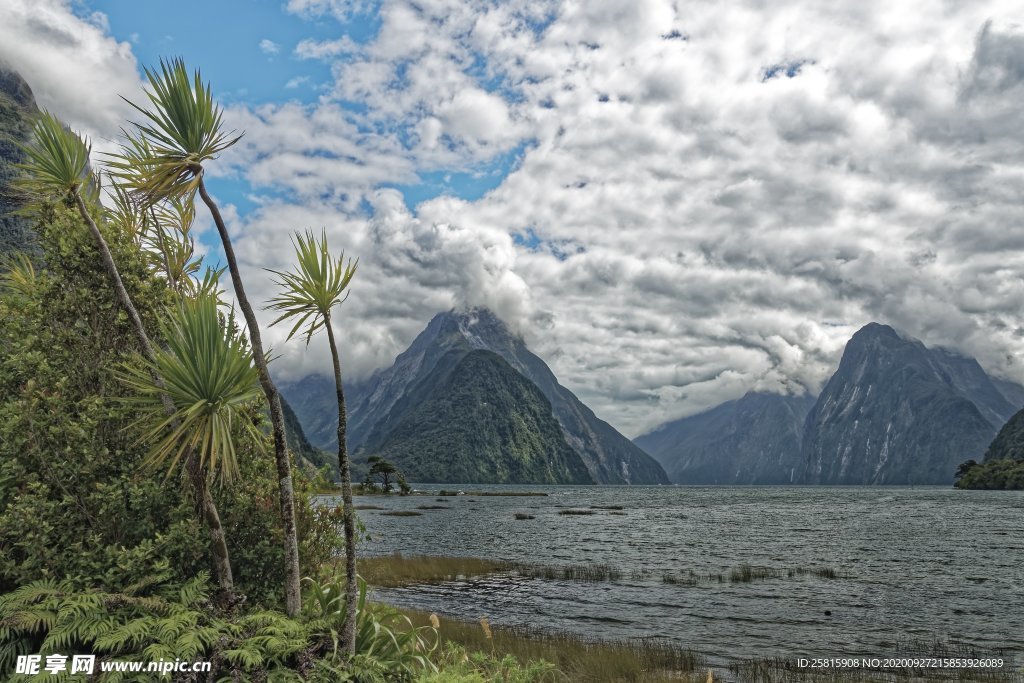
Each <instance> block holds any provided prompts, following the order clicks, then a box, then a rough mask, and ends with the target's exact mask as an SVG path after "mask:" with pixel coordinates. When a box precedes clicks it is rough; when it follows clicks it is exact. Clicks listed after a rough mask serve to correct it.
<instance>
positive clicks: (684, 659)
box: [402, 609, 708, 683]
mask: <svg viewBox="0 0 1024 683" xmlns="http://www.w3.org/2000/svg"><path fill="white" fill-rule="evenodd" d="M402 612H403V613H404V614H405V615H406V616H408V617H409V619H410V620H411V621H412V623H413V624H415V625H417V626H424V625H427V624H429V623H431V622H430V619H431V616H433V615H429V614H427V613H425V612H418V611H416V610H409V609H404V610H402ZM439 623H440V628H439V629H438V634H439V637H440V639H441V643H442V647H447V646H451V645H455V646H458V647H459V648H463V649H464V650H467V651H475V652H483V653H489V655H490V656H491V658H492V659H497V660H499V661H500V660H501V659H503V658H505V657H509V656H511V657H513V658H514V660H515V661H517V662H538V661H540V662H549V663H550V664H549V667H553V670H552V669H551V668H549V669H548V670H547V671H546V672H542V671H540V670H538V677H534V678H526V679H520V678H498V677H493V678H491V677H489V678H477V679H473V678H470V679H463V680H469V681H485V680H486V681H492V680H493V681H506V680H509V681H519V680H524V681H527V680H532V681H558V682H560V683H561V682H563V681H564V682H570V681H571V682H572V683H601V682H604V681H638V682H639V681H643V682H645V683H660V682H661V681H683V682H689V683H705V682H706V681H707V680H708V679H707V675H708V673H707V667H706V664H705V661H704V658H703V657H702V656H701V655H700V654H698V653H696V652H693V651H692V650H687V649H685V648H681V647H678V646H676V645H674V644H672V643H670V642H668V641H667V640H665V639H653V640H622V641H592V640H587V639H585V638H581V637H579V636H575V635H572V634H570V633H558V632H542V631H536V630H532V629H531V630H526V629H513V628H504V627H493V626H491V625H490V624H489V623H488V622H487V620H486V618H482V619H481V622H480V623H467V622H463V621H458V620H454V619H449V618H447V617H445V618H442V619H440V621H439ZM445 673H446V672H445ZM445 673H442V674H438V675H435V676H434V677H430V678H426V679H425V680H430V681H437V683H440V682H441V681H444V682H445V683H447V682H448V681H451V680H453V679H449V678H447V677H446V676H445ZM454 680H460V679H454Z"/></svg>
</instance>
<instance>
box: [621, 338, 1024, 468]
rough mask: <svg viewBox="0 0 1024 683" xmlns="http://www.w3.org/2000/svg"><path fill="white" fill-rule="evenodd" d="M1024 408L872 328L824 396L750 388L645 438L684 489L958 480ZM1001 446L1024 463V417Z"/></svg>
mask: <svg viewBox="0 0 1024 683" xmlns="http://www.w3.org/2000/svg"><path fill="white" fill-rule="evenodd" d="M1022 404H1024V387H1022V386H1021V385H1019V384H1016V383H1014V382H1011V381H1008V380H1003V379H997V378H992V377H989V376H988V374H986V373H985V371H984V370H983V369H982V367H981V366H980V365H979V364H978V362H977V361H976V360H974V359H973V358H968V357H966V356H963V355H961V354H958V353H955V352H953V351H949V350H947V349H941V348H936V349H929V348H926V347H925V346H924V344H922V343H921V342H920V341H918V340H916V339H909V338H906V337H902V336H900V335H899V334H897V333H896V331H895V330H893V329H892V328H891V327H888V326H886V325H879V324H877V323H872V324H870V325H867V326H865V327H864V328H863V329H861V330H860V331H858V332H857V334H855V335H854V336H853V338H852V339H851V340H850V342H849V343H848V344H847V346H846V350H845V353H844V354H843V359H842V361H841V363H840V364H839V369H838V370H837V371H836V373H835V374H834V375H833V376H832V378H831V380H830V381H829V382H828V384H827V385H826V386H825V388H824V390H823V391H822V393H821V396H819V397H818V399H817V400H816V401H815V400H813V399H812V398H810V397H809V396H802V397H784V396H778V395H774V394H756V393H750V394H747V395H746V396H744V397H743V398H741V399H739V400H737V401H729V402H728V403H724V404H722V405H720V406H717V407H715V408H713V409H711V410H709V411H706V412H704V413H701V414H699V415H694V416H691V417H687V418H683V419H681V420H676V421H674V422H670V423H668V424H665V425H663V426H661V427H659V428H658V429H656V430H654V431H652V432H650V433H649V434H645V435H643V436H641V437H638V438H637V439H636V443H637V445H639V446H640V447H642V448H644V449H645V450H647V451H648V452H649V453H651V454H652V455H654V457H655V458H657V459H658V461H659V462H660V463H661V464H662V465H663V466H664V467H665V470H666V471H667V472H668V473H669V476H670V477H671V479H672V481H673V482H677V483H682V484H790V483H794V484H801V483H809V484H861V485H864V484H947V483H950V482H951V481H952V480H953V477H954V474H955V473H956V469H957V466H958V465H959V464H960V463H962V462H964V461H966V460H968V459H971V458H978V457H980V455H981V454H982V453H983V452H985V446H986V445H987V444H988V442H989V441H991V440H992V437H993V436H994V435H995V433H996V429H997V427H998V426H999V425H1002V424H1004V423H1006V422H1007V420H1008V419H1009V418H1010V417H1011V416H1014V413H1016V412H1017V410H1018V409H1019V408H1020V407H1021V406H1022ZM997 442H998V444H997V443H995V442H994V443H993V448H990V449H989V453H990V455H988V456H986V457H989V458H1006V457H1017V456H1014V455H1007V453H1020V455H1021V456H1024V411H1021V412H1020V413H1017V414H1016V415H1015V416H1014V417H1013V420H1011V422H1010V423H1008V424H1007V426H1006V427H1005V428H1004V430H1003V432H1001V433H1000V438H999V439H997ZM997 446H998V447H997Z"/></svg>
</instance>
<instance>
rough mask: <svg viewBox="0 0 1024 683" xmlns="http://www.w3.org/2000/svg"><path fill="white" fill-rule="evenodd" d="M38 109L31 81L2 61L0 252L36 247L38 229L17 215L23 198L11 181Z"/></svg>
mask: <svg viewBox="0 0 1024 683" xmlns="http://www.w3.org/2000/svg"><path fill="white" fill-rule="evenodd" d="M38 113H39V109H38V107H36V101H35V98H34V97H33V96H32V90H31V88H29V87H28V84H27V83H25V81H24V80H22V78H21V76H19V75H18V74H17V73H15V72H13V71H10V70H8V69H6V68H5V67H4V66H3V64H0V256H3V255H4V254H7V253H10V252H12V251H18V250H20V251H31V250H33V246H32V241H33V239H34V233H33V232H32V228H31V225H30V223H29V221H28V220H27V219H25V218H23V217H21V216H19V215H17V211H18V209H20V208H21V201H20V199H19V197H18V194H17V192H15V190H14V188H13V187H12V185H11V181H13V180H14V178H15V176H16V175H17V174H18V173H19V171H18V169H17V164H20V163H22V162H24V160H25V158H24V153H23V152H22V151H21V149H20V148H19V145H23V144H25V143H26V142H27V141H28V139H29V135H30V133H31V130H32V122H33V119H34V118H35V116H36V115H37V114H38Z"/></svg>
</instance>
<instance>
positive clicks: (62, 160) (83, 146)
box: [18, 112, 94, 201]
mask: <svg viewBox="0 0 1024 683" xmlns="http://www.w3.org/2000/svg"><path fill="white" fill-rule="evenodd" d="M90 149H91V148H90V146H89V143H88V141H87V140H85V139H83V138H82V137H81V136H80V135H78V134H77V133H74V132H72V131H71V130H68V129H67V128H65V127H64V124H62V123H61V122H60V121H59V120H58V119H57V117H55V116H54V115H53V114H50V113H49V112H43V113H42V114H41V115H40V117H39V120H37V121H36V124H35V126H33V127H32V140H31V142H30V143H29V144H28V145H26V146H25V147H23V150H24V152H25V156H26V161H25V163H23V164H19V166H20V168H21V169H22V170H24V171H25V175H24V176H23V177H22V178H21V179H19V181H18V185H19V187H20V188H21V189H22V190H23V191H24V192H26V193H28V194H30V195H32V196H34V197H37V198H40V199H46V200H52V199H57V200H60V201H67V200H68V199H69V198H72V197H74V195H75V194H76V193H78V192H80V191H82V189H83V188H89V187H93V186H94V183H93V182H91V181H92V180H93V179H92V177H91V174H92V172H91V171H90V170H89V152H90Z"/></svg>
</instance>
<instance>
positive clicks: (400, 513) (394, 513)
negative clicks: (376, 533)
mask: <svg viewBox="0 0 1024 683" xmlns="http://www.w3.org/2000/svg"><path fill="white" fill-rule="evenodd" d="M380 514H381V515H383V516H384V517H420V516H422V515H423V513H422V512H416V511H415V510H389V511H388V512H382V513H380Z"/></svg>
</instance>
